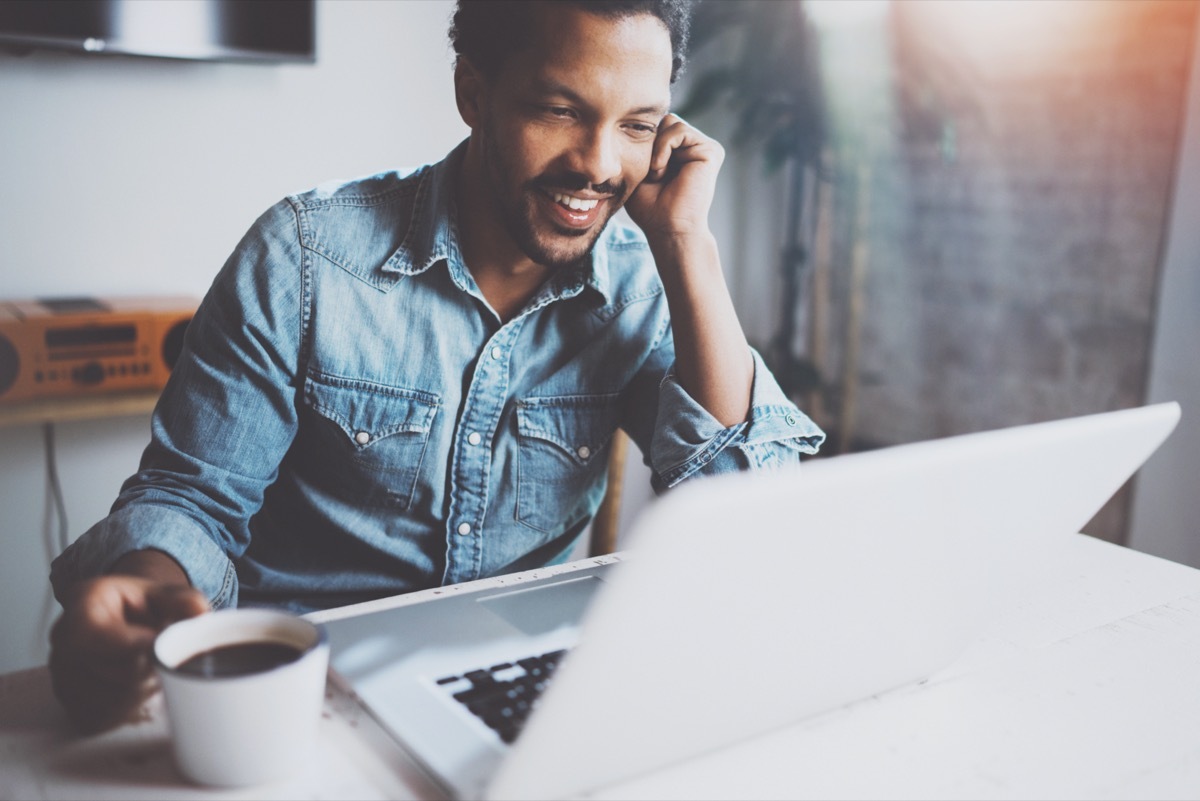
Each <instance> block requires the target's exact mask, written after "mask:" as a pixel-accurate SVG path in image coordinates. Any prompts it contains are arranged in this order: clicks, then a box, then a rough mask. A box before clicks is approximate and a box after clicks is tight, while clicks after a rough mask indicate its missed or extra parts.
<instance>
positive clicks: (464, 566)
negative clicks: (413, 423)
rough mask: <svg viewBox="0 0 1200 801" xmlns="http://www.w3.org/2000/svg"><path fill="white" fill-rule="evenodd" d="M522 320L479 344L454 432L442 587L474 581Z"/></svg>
mask: <svg viewBox="0 0 1200 801" xmlns="http://www.w3.org/2000/svg"><path fill="white" fill-rule="evenodd" d="M525 319H526V318H525V317H518V318H516V319H514V320H511V321H509V322H508V323H507V324H506V325H504V326H501V328H500V330H499V331H497V332H496V333H495V334H493V335H492V337H491V338H490V339H489V340H488V341H487V342H486V343H484V346H483V348H482V350H481V351H480V356H479V358H478V359H476V360H475V370H474V372H473V373H472V375H471V384H470V387H469V388H468V389H467V394H466V398H465V400H464V403H463V411H462V417H461V419H460V420H459V424H458V428H457V429H456V430H455V433H454V446H453V457H452V460H451V466H450V510H449V516H448V517H447V518H446V524H447V532H446V572H445V575H444V576H443V584H457V583H459V582H462V581H472V580H474V579H477V578H479V577H480V568H481V567H482V565H483V545H484V542H483V534H484V528H483V521H484V516H485V515H486V514H487V507H488V487H489V486H490V480H491V466H492V453H491V450H492V449H491V443H492V441H493V439H494V436H495V430H496V426H497V425H499V422H500V415H501V413H502V412H503V411H504V402H505V399H506V398H507V397H508V379H509V358H510V356H511V354H512V349H513V344H514V343H515V342H516V340H517V336H518V335H519V334H520V331H521V327H522V326H523V325H524V322H525Z"/></svg>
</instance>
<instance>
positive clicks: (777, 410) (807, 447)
mask: <svg viewBox="0 0 1200 801" xmlns="http://www.w3.org/2000/svg"><path fill="white" fill-rule="evenodd" d="M750 353H751V356H752V357H753V361H754V383H753V386H752V389H751V393H750V414H749V416H748V418H747V420H746V421H745V422H742V423H738V424H737V425H735V426H731V427H729V428H726V427H724V426H722V425H721V423H720V422H719V421H718V420H717V419H716V418H715V417H713V416H712V415H711V414H709V412H708V410H707V409H705V408H704V407H703V406H701V405H700V404H699V403H697V402H696V401H695V399H693V398H692V397H691V396H690V395H689V394H688V393H687V391H686V390H684V388H683V387H682V386H680V385H679V382H678V381H677V380H676V379H675V373H674V367H673V366H672V369H670V370H668V371H667V374H666V376H665V377H664V378H663V381H662V384H661V385H660V387H659V401H658V404H659V405H658V420H659V425H658V426H657V428H656V429H655V432H654V439H653V442H652V444H651V453H652V454H653V456H652V463H653V464H654V466H655V471H656V472H657V474H658V476H659V478H660V480H661V483H662V485H663V486H665V487H667V488H669V487H673V486H675V485H676V484H678V483H679V482H681V481H683V480H684V479H686V478H688V477H689V476H691V475H692V474H693V473H695V472H697V471H698V470H701V469H703V468H704V467H706V466H707V465H709V464H710V463H712V462H714V460H716V459H717V456H718V455H720V454H721V453H722V452H723V451H725V450H727V449H729V448H730V447H731V446H732V447H737V448H740V449H741V450H742V451H743V452H744V453H745V454H746V455H747V457H753V456H754V455H755V454H765V453H767V452H769V451H771V450H774V449H777V448H779V447H782V448H784V449H786V450H789V451H793V452H798V453H806V454H813V453H816V452H817V449H818V448H819V447H820V446H821V443H822V442H824V440H825V434H824V432H822V431H821V429H820V427H818V426H817V424H816V423H814V422H813V421H812V420H811V419H809V417H808V416H807V415H806V414H804V413H803V412H801V411H800V409H799V408H797V406H796V405H795V404H794V403H792V402H791V401H790V400H789V399H788V397H787V395H785V394H784V392H783V390H782V389H781V388H780V386H779V383H778V382H777V381H776V380H775V377H774V376H773V375H771V371H770V370H768V369H767V366H766V365H765V364H764V363H763V361H762V357H761V356H759V354H758V353H757V351H755V350H754V349H751V351H750ZM721 461H725V460H721ZM750 461H751V466H752V467H755V466H759V465H758V464H756V461H757V460H756V459H754V458H750ZM762 461H763V465H762V466H766V465H767V463H768V462H770V461H771V460H770V459H763V460H762Z"/></svg>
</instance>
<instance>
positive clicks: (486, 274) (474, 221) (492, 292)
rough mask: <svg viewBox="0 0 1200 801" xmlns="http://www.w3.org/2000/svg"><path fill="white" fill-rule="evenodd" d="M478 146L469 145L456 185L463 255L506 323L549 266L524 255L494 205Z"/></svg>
mask: <svg viewBox="0 0 1200 801" xmlns="http://www.w3.org/2000/svg"><path fill="white" fill-rule="evenodd" d="M477 155H478V154H477V151H476V150H475V149H474V142H472V143H470V144H469V145H468V147H467V152H466V153H465V154H464V156H463V159H462V162H461V163H460V164H459V169H458V175H457V176H456V178H455V181H454V194H455V206H456V208H457V209H458V235H459V242H458V247H459V251H460V252H461V253H462V257H463V261H464V262H465V264H466V268H467V270H468V271H469V272H470V273H471V277H472V278H474V279H475V284H476V285H477V286H478V287H479V291H480V292H481V293H483V297H484V299H485V300H487V302H488V304H489V305H490V306H491V307H492V309H493V310H494V311H495V312H496V314H497V315H499V317H500V320H501V322H505V323H507V322H508V321H509V320H511V319H512V318H513V317H515V316H516V315H517V314H518V313H519V312H520V311H521V309H523V308H524V307H525V304H526V303H528V302H529V300H530V298H532V297H533V296H534V295H535V294H536V293H537V291H538V288H539V287H541V285H542V284H543V283H544V282H545V280H546V278H547V277H548V276H549V275H550V268H548V267H546V266H544V265H541V264H538V263H537V262H535V261H533V260H532V259H530V258H529V257H528V256H527V255H525V254H524V253H523V252H522V251H521V250H520V249H519V248H518V247H517V246H516V243H514V242H513V241H512V237H510V236H509V235H508V232H507V231H506V230H505V229H504V226H503V225H502V224H501V223H500V221H499V219H497V217H496V211H495V209H494V208H493V207H492V206H491V196H490V194H489V193H488V191H487V188H486V185H485V181H484V180H483V175H482V172H481V171H482V167H481V166H480V164H479V160H478V157H477Z"/></svg>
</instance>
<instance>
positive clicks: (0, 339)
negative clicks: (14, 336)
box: [0, 334, 21, 397]
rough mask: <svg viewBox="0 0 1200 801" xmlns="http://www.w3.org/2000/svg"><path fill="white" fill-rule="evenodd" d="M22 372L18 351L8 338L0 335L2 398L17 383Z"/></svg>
mask: <svg viewBox="0 0 1200 801" xmlns="http://www.w3.org/2000/svg"><path fill="white" fill-rule="evenodd" d="M19 372H21V358H20V356H18V355H17V349H16V347H14V346H13V343H12V342H9V340H8V337H6V336H4V335H3V334H0V397H3V396H4V393H5V392H8V391H9V390H10V389H12V385H13V384H15V383H16V382H17V374H18V373H19Z"/></svg>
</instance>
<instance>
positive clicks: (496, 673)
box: [437, 650, 566, 743]
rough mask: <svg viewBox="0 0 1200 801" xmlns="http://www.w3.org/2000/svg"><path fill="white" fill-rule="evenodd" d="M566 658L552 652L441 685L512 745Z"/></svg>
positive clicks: (440, 682) (450, 678) (444, 680)
mask: <svg viewBox="0 0 1200 801" xmlns="http://www.w3.org/2000/svg"><path fill="white" fill-rule="evenodd" d="M565 654H566V651H565V650H563V651H551V652H550V653H548V654H542V655H541V656H531V657H529V658H527V659H518V660H517V661H515V662H505V663H503V664H500V665H493V666H492V667H490V668H485V669H482V670H471V671H468V672H467V673H464V674H462V675H461V676H446V677H444V678H441V679H438V682H437V683H438V685H439V686H441V687H444V688H445V689H446V691H447V692H449V693H450V694H451V696H452V697H453V698H454V700H456V701H458V702H459V703H460V704H462V705H463V706H465V707H466V708H467V709H469V710H471V713H472V714H474V715H475V716H476V717H478V718H479V719H480V720H482V721H483V722H484V723H486V724H487V725H488V726H489V727H490V728H491V729H492V730H493V731H495V732H496V734H498V735H499V736H500V739H501V740H503V741H504V742H505V743H512V742H513V741H514V740H516V739H517V734H519V733H520V731H521V727H522V726H524V725H525V721H526V719H528V717H529V713H530V712H532V711H533V709H534V707H535V706H537V699H538V696H539V695H541V694H542V690H544V689H545V688H546V684H547V682H548V681H549V680H550V677H551V676H552V675H553V674H554V670H555V668H557V667H558V663H559V661H560V660H561V659H562V657H563V655H565Z"/></svg>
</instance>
